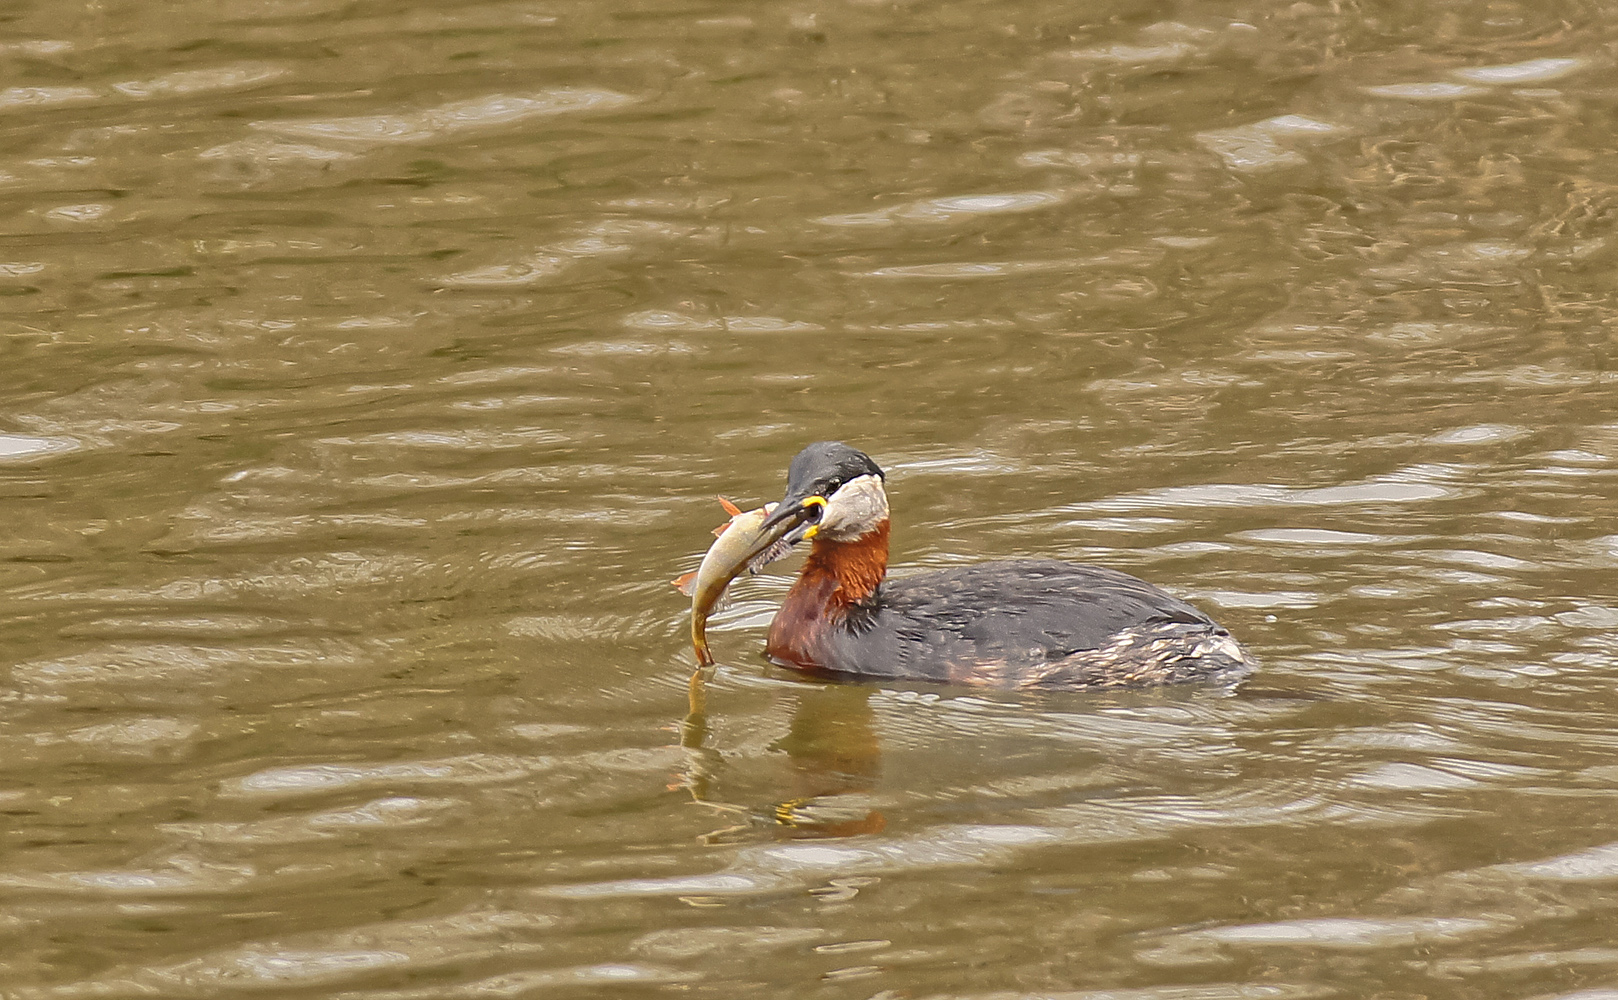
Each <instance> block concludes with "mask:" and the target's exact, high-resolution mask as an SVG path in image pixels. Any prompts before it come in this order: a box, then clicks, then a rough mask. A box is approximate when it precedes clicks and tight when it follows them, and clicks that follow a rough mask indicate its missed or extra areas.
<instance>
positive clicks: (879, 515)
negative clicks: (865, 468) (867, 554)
mask: <svg viewBox="0 0 1618 1000" xmlns="http://www.w3.org/2000/svg"><path fill="white" fill-rule="evenodd" d="M887 519H888V494H887V491H886V490H884V489H883V488H882V479H881V477H879V476H860V477H859V478H857V479H850V480H849V481H848V482H846V483H844V484H843V488H842V489H840V490H838V491H837V492H836V493H833V494H832V495H831V496H830V497H829V498H828V499H827V501H826V510H825V512H824V513H823V514H821V516H820V531H819V534H821V535H823V536H825V537H826V538H829V539H831V540H833V541H837V542H851V541H853V540H854V539H856V538H858V537H860V536H861V535H864V534H866V533H867V532H869V531H871V530H873V529H874V528H875V527H876V526H877V525H879V524H881V523H882V522H883V521H886V520H887Z"/></svg>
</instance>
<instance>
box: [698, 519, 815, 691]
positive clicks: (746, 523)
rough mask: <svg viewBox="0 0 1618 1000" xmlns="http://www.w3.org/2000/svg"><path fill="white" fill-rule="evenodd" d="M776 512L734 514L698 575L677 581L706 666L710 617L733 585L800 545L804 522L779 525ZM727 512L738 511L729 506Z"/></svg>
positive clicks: (786, 521) (709, 551)
mask: <svg viewBox="0 0 1618 1000" xmlns="http://www.w3.org/2000/svg"><path fill="white" fill-rule="evenodd" d="M811 506H812V505H811ZM777 509H779V508H778V505H776V504H766V505H765V506H763V507H759V508H757V509H755V510H749V511H739V512H736V513H735V514H733V515H732V516H731V519H730V523H729V524H727V525H725V527H724V529H723V530H722V531H718V532H716V534H718V536H719V537H718V539H717V540H715V541H714V543H713V544H712V545H711V546H709V547H708V552H707V554H706V555H704V556H703V557H702V565H701V566H699V567H697V571H696V573H695V574H691V575H687V576H683V577H681V578H680V579H678V580H676V581H674V584H675V586H677V587H679V588H680V592H681V593H682V594H689V595H690V597H691V645H692V648H694V649H695V650H696V651H697V659H698V660H699V661H700V662H701V663H702V665H703V666H707V665H709V664H711V663H713V662H714V661H713V656H712V654H711V653H709V652H708V640H707V634H706V633H707V625H708V616H709V615H710V614H712V613H713V610H714V608H715V607H717V606H718V605H719V600H720V598H721V597H723V596H724V593H725V588H727V587H729V586H730V581H732V580H734V579H736V577H738V576H740V575H741V574H742V572H743V571H744V570H747V571H751V572H754V573H757V572H758V571H759V570H761V569H763V568H764V567H765V566H767V565H768V564H770V563H772V562H775V561H776V560H777V559H780V558H782V557H783V556H785V555H786V554H787V552H788V550H790V549H791V548H792V543H793V542H795V541H797V539H796V538H790V536H792V535H793V534H794V533H795V532H797V530H798V528H799V526H800V525H801V524H802V520H801V519H797V518H792V517H787V518H782V519H780V520H779V521H776V520H775V518H774V517H773V516H772V515H773V512H774V511H775V510H777ZM726 510H735V508H734V507H731V506H730V505H729V504H727V505H726ZM771 521H775V523H773V524H771V523H770V522H771ZM789 539H790V540H789Z"/></svg>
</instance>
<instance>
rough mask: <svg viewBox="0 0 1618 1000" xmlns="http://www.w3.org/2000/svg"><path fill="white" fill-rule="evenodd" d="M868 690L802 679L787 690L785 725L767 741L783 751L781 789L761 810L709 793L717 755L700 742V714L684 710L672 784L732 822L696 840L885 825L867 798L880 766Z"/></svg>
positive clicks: (836, 832) (704, 738) (704, 734)
mask: <svg viewBox="0 0 1618 1000" xmlns="http://www.w3.org/2000/svg"><path fill="white" fill-rule="evenodd" d="M873 693H874V689H873V688H868V687H864V686H855V685H813V684H807V683H806V684H804V685H802V686H801V687H800V689H799V690H797V691H795V692H794V694H793V697H794V698H795V699H796V701H797V704H796V705H795V706H794V708H793V712H792V722H791V724H790V725H789V726H788V728H787V731H786V733H785V734H784V735H783V736H782V737H781V738H780V739H778V740H776V741H775V742H774V743H772V744H770V749H771V750H774V751H778V752H783V753H785V754H786V756H787V761H788V764H789V771H788V773H787V775H785V776H784V778H783V781H782V784H783V786H784V787H783V788H782V792H783V793H785V794H784V795H783V796H782V798H781V799H780V800H779V801H777V802H774V803H772V804H771V805H769V806H767V807H764V808H749V807H746V806H739V805H733V804H730V803H726V802H723V801H720V800H719V799H718V798H717V797H716V796H715V794H714V793H715V785H716V784H717V779H718V775H719V771H720V768H721V767H722V765H723V756H722V755H721V754H720V753H719V751H718V750H716V749H714V748H713V747H710V746H708V745H707V743H708V737H709V735H710V733H709V729H708V720H707V715H706V713H705V712H702V711H693V712H692V713H691V714H690V715H688V716H687V717H686V719H685V723H684V725H683V726H682V727H681V744H682V745H683V746H684V747H685V750H686V759H687V764H686V770H685V774H684V775H683V776H682V777H681V779H680V780H679V782H678V783H679V784H680V785H683V786H684V787H685V788H686V789H687V790H689V791H690V793H691V796H692V798H693V799H694V800H695V801H696V802H698V803H699V804H701V805H704V806H707V807H708V808H711V809H713V810H715V811H716V812H720V813H723V814H725V815H727V816H730V817H732V818H733V820H734V821H733V822H732V823H731V824H730V825H728V826H725V827H723V828H721V829H718V830H714V831H713V832H711V833H709V834H707V835H706V836H704V837H703V840H704V841H706V842H708V843H724V842H728V841H732V840H742V839H747V838H748V837H751V836H757V835H758V834H760V833H761V832H764V831H773V832H774V834H775V835H777V836H781V837H785V838H788V839H799V838H822V837H824V838H833V837H853V836H857V835H859V834H866V833H880V832H881V831H882V830H883V829H884V828H886V826H887V819H886V817H885V816H883V814H882V812H881V810H879V809H877V808H876V805H875V802H874V795H873V792H874V789H875V787H876V783H877V779H878V777H879V774H880V771H881V764H882V749H881V743H880V741H879V739H878V737H877V732H876V716H875V712H874V710H873V709H872V708H871V695H872V694H873ZM693 707H694V708H695V707H697V706H693Z"/></svg>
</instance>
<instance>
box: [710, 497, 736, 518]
mask: <svg viewBox="0 0 1618 1000" xmlns="http://www.w3.org/2000/svg"><path fill="white" fill-rule="evenodd" d="M716 499H718V501H719V506H721V507H723V508H725V513H727V514H729V515H730V516H731V517H735V516H736V515H737V514H740V513H741V512H742V509H741V508H740V507H738V506H736V505H735V504H733V503H731V502H730V501H729V500H726V499H725V498H724V497H718V498H716Z"/></svg>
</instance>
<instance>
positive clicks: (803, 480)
mask: <svg viewBox="0 0 1618 1000" xmlns="http://www.w3.org/2000/svg"><path fill="white" fill-rule="evenodd" d="M885 478H886V477H885V476H884V475H883V472H882V469H881V467H879V466H878V465H877V464H876V463H875V462H873V461H871V456H869V455H867V454H865V452H863V451H859V450H858V449H855V448H850V447H849V446H848V445H846V444H843V443H842V442H841V441H817V442H815V443H814V444H812V445H810V446H809V447H807V448H805V449H803V450H802V451H800V452H798V455H797V457H796V458H794V459H793V460H792V464H791V465H790V466H788V467H787V494H786V497H785V498H783V499H782V500H781V502H780V504H778V505H777V506H776V508H775V511H774V512H773V513H772V514H771V515H770V517H769V519H768V520H766V521H765V526H766V527H769V528H773V527H776V526H778V525H779V526H784V525H791V527H790V528H789V529H788V531H787V533H786V534H785V535H784V536H783V537H785V538H786V539H787V540H788V541H791V542H794V543H796V542H800V541H803V540H804V539H808V538H822V539H825V540H826V541H831V542H852V541H854V540H855V539H858V538H861V537H863V536H865V535H867V534H869V533H871V532H872V531H875V530H876V529H877V528H878V527H880V526H882V525H883V524H885V523H886V522H887V520H888V495H887V492H886V491H885V490H884V489H883V480H884V479H885Z"/></svg>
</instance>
